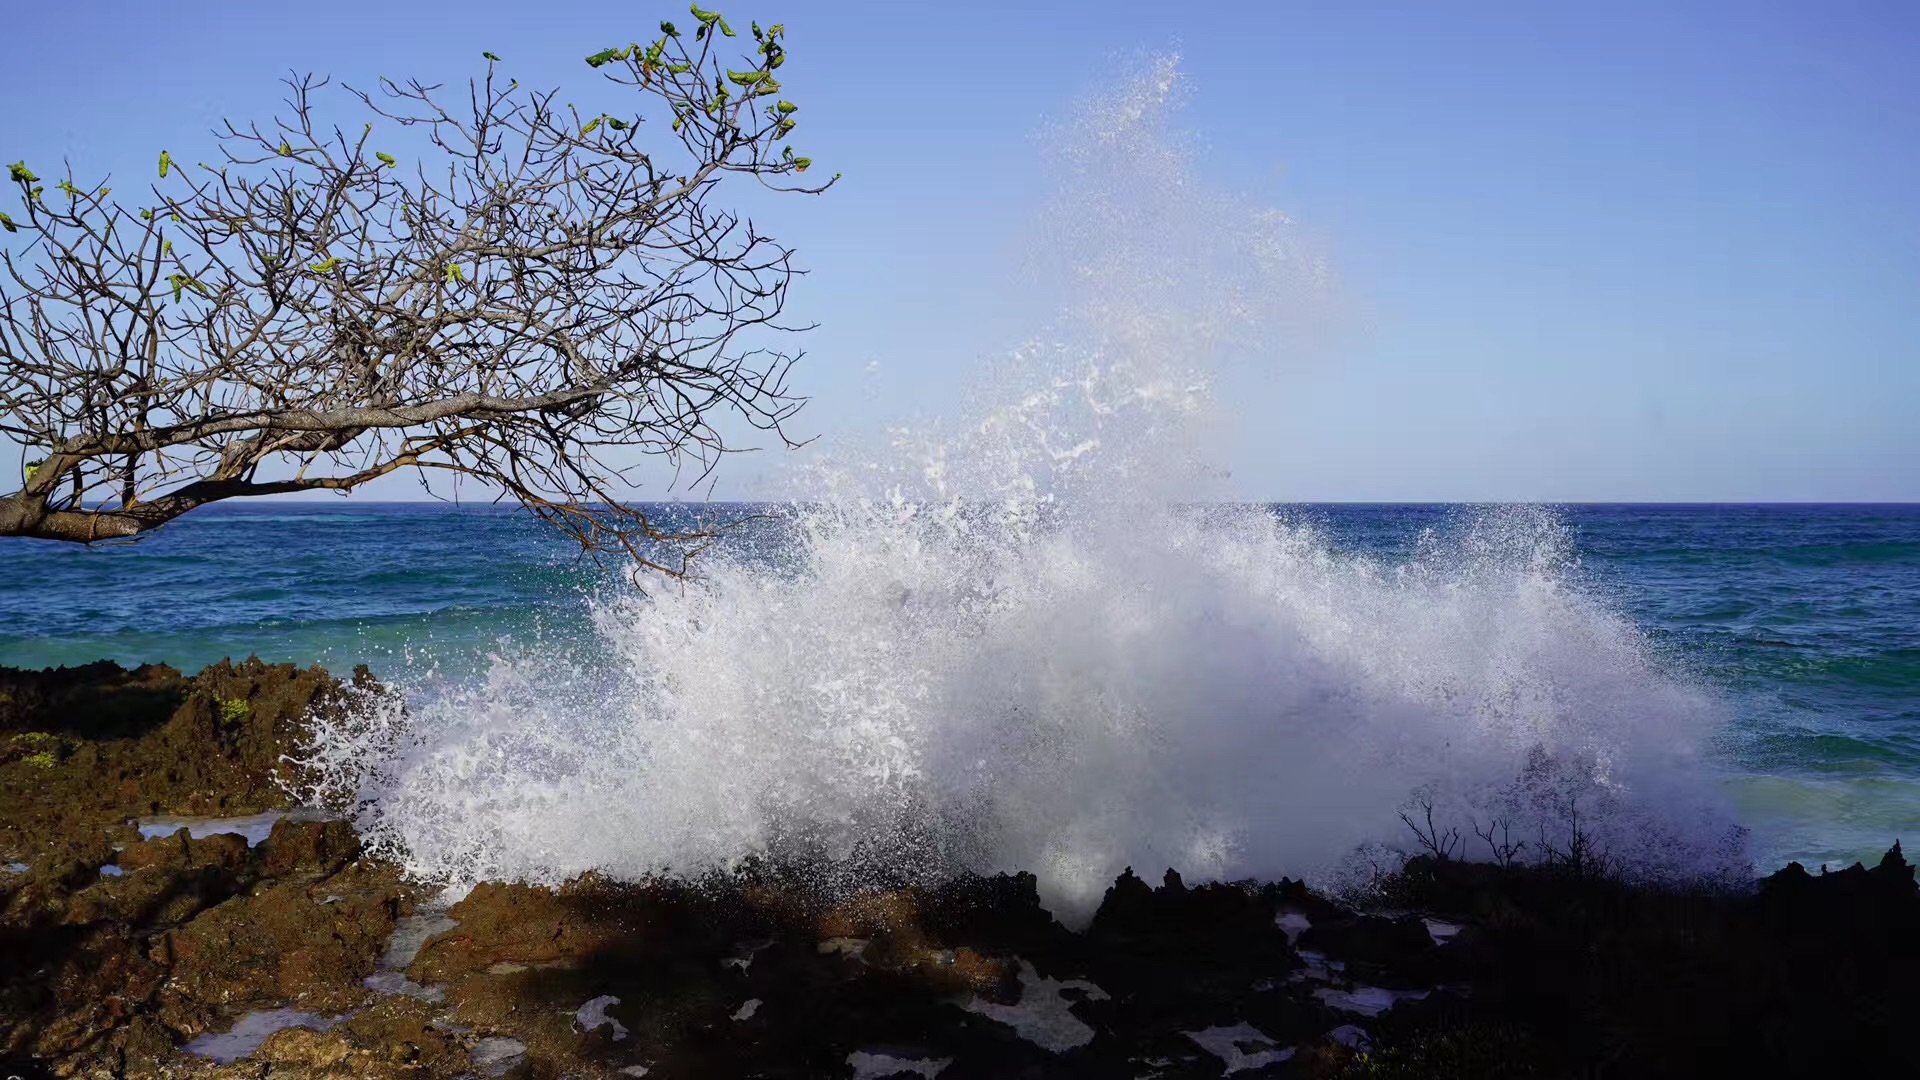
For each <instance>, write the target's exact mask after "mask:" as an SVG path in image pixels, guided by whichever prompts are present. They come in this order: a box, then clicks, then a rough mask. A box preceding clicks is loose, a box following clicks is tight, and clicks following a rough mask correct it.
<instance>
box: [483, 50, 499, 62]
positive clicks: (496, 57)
mask: <svg viewBox="0 0 1920 1080" xmlns="http://www.w3.org/2000/svg"><path fill="white" fill-rule="evenodd" d="M480 55H481V56H484V57H486V58H487V59H489V60H491V61H493V62H494V63H496V64H497V63H499V62H500V58H499V57H498V56H495V55H493V54H492V53H490V52H483V53H481V54H480Z"/></svg>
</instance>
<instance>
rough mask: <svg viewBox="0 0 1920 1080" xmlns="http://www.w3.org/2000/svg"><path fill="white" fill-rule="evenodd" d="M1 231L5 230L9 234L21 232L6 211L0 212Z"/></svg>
mask: <svg viewBox="0 0 1920 1080" xmlns="http://www.w3.org/2000/svg"><path fill="white" fill-rule="evenodd" d="M0 229H5V230H7V231H8V232H19V231H20V226H18V225H15V224H14V223H13V219H12V218H10V217H8V216H7V215H6V213H5V212H4V211H0Z"/></svg>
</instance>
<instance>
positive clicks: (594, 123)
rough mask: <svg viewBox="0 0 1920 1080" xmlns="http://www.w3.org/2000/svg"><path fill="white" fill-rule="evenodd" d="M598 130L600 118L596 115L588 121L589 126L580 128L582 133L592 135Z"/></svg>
mask: <svg viewBox="0 0 1920 1080" xmlns="http://www.w3.org/2000/svg"><path fill="white" fill-rule="evenodd" d="M598 130H600V119H599V118H598V117H595V118H594V119H592V120H589V121H587V126H586V127H583V128H581V129H580V134H582V135H591V134H593V133H594V132H596V131H598Z"/></svg>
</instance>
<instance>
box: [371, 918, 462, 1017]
mask: <svg viewBox="0 0 1920 1080" xmlns="http://www.w3.org/2000/svg"><path fill="white" fill-rule="evenodd" d="M449 906H450V902H449V901H448V900H447V899H446V898H445V897H441V898H440V899H438V900H435V901H433V902H431V903H426V904H421V905H420V906H419V907H417V908H415V909H414V912H413V914H411V915H408V916H407V917H405V918H403V919H401V920H400V921H399V922H397V923H395V924H394V927H393V937H392V938H390V939H388V941H387V951H386V953H385V955H383V956H381V957H380V959H379V961H378V962H377V963H375V964H374V965H373V974H371V975H369V976H367V977H366V979H365V980H364V981H363V985H364V986H366V988H367V989H369V990H373V991H376V992H378V993H382V994H401V995H404V996H406V997H413V998H419V999H420V1000H422V1001H440V1000H442V999H443V998H445V997H446V996H447V992H446V989H445V988H444V987H439V986H421V985H420V984H419V983H417V982H414V981H413V980H412V979H409V978H407V967H408V965H410V964H412V963H413V958H414V957H416V956H419V955H420V948H421V946H423V945H425V944H426V943H427V940H428V939H429V938H431V937H433V936H434V935H435V934H444V933H446V932H447V931H448V930H451V929H453V928H454V927H456V926H459V925H460V920H458V919H455V918H453V917H452V916H450V915H448V914H447V908H448V907H449Z"/></svg>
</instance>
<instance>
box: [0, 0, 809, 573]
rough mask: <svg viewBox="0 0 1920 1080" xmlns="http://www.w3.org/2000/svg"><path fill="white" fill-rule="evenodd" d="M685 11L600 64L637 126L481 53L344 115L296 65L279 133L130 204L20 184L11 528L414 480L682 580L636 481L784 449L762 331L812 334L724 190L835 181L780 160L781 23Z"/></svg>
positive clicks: (186, 169) (781, 369)
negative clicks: (457, 81) (326, 116)
mask: <svg viewBox="0 0 1920 1080" xmlns="http://www.w3.org/2000/svg"><path fill="white" fill-rule="evenodd" d="M693 11H694V16H695V22H694V24H692V25H690V26H689V27H688V29H687V31H682V30H680V29H677V28H675V27H674V26H673V25H672V24H671V23H662V24H661V27H660V36H659V38H658V39H657V40H655V41H653V42H652V43H650V44H646V45H640V44H635V45H632V46H629V47H627V48H620V49H608V50H605V51H603V52H601V53H598V54H596V55H594V56H592V57H589V58H588V60H587V62H588V63H589V64H591V65H592V66H594V67H595V68H597V69H600V70H601V72H602V73H603V74H605V75H607V76H608V77H609V78H610V79H611V81H612V82H613V83H615V84H617V86H618V87H620V88H621V90H622V92H631V93H632V94H633V95H634V96H635V97H637V98H638V100H637V101H633V102H631V104H632V105H633V106H634V110H635V111H630V112H626V113H615V112H606V113H598V114H594V115H588V114H587V112H585V111H583V110H580V109H577V108H576V107H574V106H573V105H569V104H562V103H561V102H560V100H559V98H558V96H557V91H533V90H529V89H527V88H524V87H522V86H520V84H519V83H518V82H517V81H515V80H512V79H509V78H506V77H505V75H504V74H503V72H502V70H501V66H502V65H501V63H500V62H499V59H498V58H497V57H495V56H493V54H491V53H489V54H488V55H487V62H488V63H487V69H486V73H485V74H484V75H483V76H480V77H478V78H475V79H473V80H471V81H469V82H468V83H467V85H466V87H465V93H459V92H458V91H455V92H452V93H447V92H444V91H443V89H442V88H441V87H439V86H433V85H427V84H423V83H420V82H405V83H402V82H396V81H392V80H382V81H381V82H380V83H379V84H378V86H377V87H376V88H374V89H373V90H371V91H360V90H353V89H351V88H346V89H345V90H344V91H343V92H341V93H340V94H339V97H338V102H339V104H340V105H341V106H342V107H344V108H346V109H349V110H353V111H360V110H364V112H363V113H362V115H360V116H356V117H354V118H353V122H351V123H348V124H347V125H346V126H341V125H339V124H336V123H330V122H326V121H324V120H323V119H322V113H323V110H322V109H321V108H320V107H319V106H318V103H317V101H316V96H317V95H319V94H320V92H321V91H322V90H323V88H325V87H327V82H326V80H324V79H316V78H315V77H313V76H305V77H300V76H293V77H290V78H289V79H288V80H287V86H288V88H289V91H290V92H289V94H288V95H287V98H286V111H285V112H283V113H282V114H281V115H280V116H279V117H278V118H277V119H275V120H273V121H271V122H268V123H265V124H261V123H247V124H237V123H234V122H228V123H226V124H225V125H224V126H223V127H222V128H221V129H220V130H217V131H215V132H214V133H213V134H214V137H215V139H216V143H217V148H218V150H217V154H216V157H217V158H218V161H217V163H214V164H200V165H197V166H189V165H185V164H183V163H181V162H176V161H174V160H173V159H172V158H171V156H170V155H169V154H166V153H162V154H161V155H160V159H159V164H158V173H159V179H158V181H157V182H156V183H155V184H153V185H152V187H151V188H150V193H151V198H150V199H146V198H144V197H143V199H142V200H140V203H139V204H128V203H123V202H120V201H116V200H113V199H111V198H110V194H111V193H110V191H109V189H108V188H107V187H105V186H103V185H92V186H84V185H82V184H80V183H78V182H77V181H76V180H75V179H74V176H73V172H72V169H71V167H70V166H69V167H68V168H67V170H66V173H67V175H66V177H65V179H63V180H58V181H57V182H55V183H53V184H51V185H49V184H47V183H45V182H43V181H42V180H41V178H40V177H39V176H37V175H36V174H35V173H34V172H33V170H32V169H31V168H30V167H29V166H28V165H27V164H26V163H25V162H22V163H20V164H17V165H14V166H12V167H11V170H10V179H11V182H12V185H13V187H14V188H15V190H16V192H17V194H18V196H19V200H20V203H19V207H18V209H17V210H15V212H14V213H13V214H10V215H4V216H0V228H4V230H5V233H4V234H0V244H4V247H0V264H3V266H4V273H3V274H0V435H4V436H5V437H7V438H9V439H11V440H12V441H14V442H16V443H18V444H19V445H20V446H21V447H23V449H24V453H23V455H22V457H23V470H22V471H23V475H22V477H21V480H20V486H19V489H18V490H17V491H14V492H13V493H12V494H10V495H5V496H0V536H5V535H12V536H29V537H41V538H46V539H53V540H71V541H79V542H93V541H96V540H105V539H113V538H127V537H135V536H139V535H141V534H143V533H146V532H148V531H149V530H152V529H154V528H157V527H159V526H161V525H163V524H165V523H166V522H168V521H171V520H173V519H174V518H177V517H179V516H180V515H181V514H184V513H186V512H188V511H190V510H193V509H194V508H196V507H199V506H203V505H206V504H207V503H210V502H214V501H217V500H221V499H231V498H236V497H243V496H251V495H265V494H274V493H283V492H295V491H311V490H334V491H347V490H350V489H352V488H355V487H357V486H359V485H362V484H365V483H367V482H368V481H370V480H373V479H375V478H376V477H380V476H383V475H386V474H389V473H393V472H396V471H399V470H404V469H414V470H417V471H418V473H417V475H419V476H420V478H421V479H422V482H423V483H427V484H428V485H429V490H436V491H438V490H443V489H442V488H441V487H439V486H436V485H435V484H434V483H433V482H432V480H433V478H435V477H438V478H441V479H442V480H446V481H452V482H454V483H458V482H460V478H466V479H470V480H473V481H479V482H481V483H482V484H484V485H485V487H484V488H483V490H487V491H490V492H492V493H493V496H494V497H496V498H512V499H517V500H519V502H521V503H523V504H524V505H525V506H527V507H528V508H530V509H531V510H532V511H533V512H535V513H536V514H538V515H540V516H541V517H544V518H546V519H548V520H549V521H552V522H553V523H555V524H557V525H559V526H560V527H561V528H562V529H564V530H565V531H566V532H567V533H568V534H570V535H571V536H573V537H574V538H575V539H577V540H578V541H579V542H580V543H581V544H582V545H583V546H584V547H585V548H587V549H588V550H590V551H595V552H599V551H609V550H612V551H619V550H625V551H627V552H630V553H631V554H632V555H633V556H634V557H635V558H638V559H641V560H642V561H644V562H647V563H649V564H651V565H656V566H660V567H661V568H664V569H668V570H681V569H684V567H685V563H684V554H685V552H686V551H688V550H691V548H692V547H693V546H695V545H693V544H692V542H694V541H697V540H698V539H699V537H700V534H699V533H698V532H697V531H684V530H683V531H680V532H670V531H668V530H667V529H666V528H665V527H663V526H657V525H656V524H654V523H653V522H650V521H649V520H648V517H647V515H646V514H645V513H644V512H643V511H642V510H641V509H640V508H638V507H636V506H633V505H629V504H628V503H627V502H625V501H624V497H625V496H628V495H629V494H630V493H631V491H632V490H633V489H632V483H633V478H632V475H631V473H630V471H629V470H631V469H633V468H634V466H635V465H636V464H637V463H639V462H640V461H643V460H645V458H646V457H647V456H652V457H654V458H655V459H661V458H664V459H666V460H667V461H668V462H669V463H671V465H672V466H673V468H674V469H675V470H676V472H675V475H676V476H685V475H687V474H688V473H687V470H691V475H693V476H694V477H702V478H703V477H705V476H707V475H708V474H709V473H710V471H711V470H712V468H713V467H714V465H715V464H716V463H717V461H718V460H719V458H720V457H721V455H723V454H725V453H727V452H729V451H730V450H732V449H736V447H732V446H729V445H728V442H727V440H726V439H725V438H723V436H722V433H721V430H720V427H722V426H733V427H734V430H735V431H736V432H738V431H745V430H747V429H746V428H744V427H740V426H738V425H739V424H740V423H741V422H742V421H744V423H745V424H748V425H751V426H752V427H753V428H755V429H758V430H760V431H762V432H770V433H772V434H773V435H774V436H776V437H777V438H778V439H780V440H781V441H782V442H786V441H787V436H786V434H785V433H784V432H783V430H782V424H783V423H784V422H786V421H788V420H789V419H790V418H791V417H792V415H793V413H794V410H795V409H797V408H798V407H799V405H800V403H801V400H800V398H798V397H797V396H796V395H795V394H794V393H793V392H792V391H791V390H790V388H789V385H788V375H789V372H790V369H791V367H792V364H793V363H794V361H795V360H796V359H797V358H798V357H797V354H790V353H788V352H785V351H782V350H780V349H779V348H776V347H773V346H774V345H775V344H777V340H778V339H777V338H776V337H775V336H773V335H772V334H771V333H770V331H785V330H795V329H802V328H800V327H793V326H789V325H787V324H785V323H783V322H782V319H781V317H782V311H783V309H784V307H785V304H786V300H787V290H788V287H789V285H790V283H791V281H792V279H793V276H794V275H795V273H796V272H797V271H796V270H795V269H794V268H793V266H792V263H791V258H792V252H791V250H790V249H788V248H787V247H784V246H783V245H781V244H780V243H778V242H776V241H774V240H772V239H770V238H768V237H767V236H765V235H762V234H761V233H760V232H759V231H758V230H757V229H756V228H755V226H754V224H753V223H752V222H751V221H750V220H747V219H746V218H745V217H744V216H743V215H742V214H740V213H737V212H735V211H732V210H729V209H726V208H724V207H720V206H717V205H716V202H715V199H714V193H715V191H716V190H717V189H718V188H719V186H720V185H721V183H722V182H723V181H724V180H726V179H727V178H728V177H729V176H737V175H744V176H748V177H752V178H754V179H755V180H757V181H759V182H760V183H761V184H763V185H765V186H768V187H771V188H774V189H776V190H785V191H803V192H808V193H818V192H820V191H823V190H825V189H826V187H828V186H830V185H831V184H832V181H831V180H829V181H826V182H825V183H821V184H814V185H812V186H808V183H807V181H805V180H804V179H803V178H802V177H801V176H800V174H802V173H804V172H806V171H807V169H808V166H809V165H810V164H811V163H810V162H809V161H808V160H807V159H806V158H804V157H801V156H798V155H797V154H795V153H794V151H793V148H792V147H791V146H790V145H789V144H788V143H787V142H786V141H785V140H786V138H787V136H788V134H789V133H790V132H791V131H793V129H794V126H795V117H794V115H793V114H794V112H795V111H796V109H795V106H794V105H793V104H792V103H791V102H788V101H786V100H785V99H784V98H783V97H782V96H781V89H780V85H779V80H778V79H777V78H776V77H775V73H776V71H777V69H779V68H780V67H781V65H782V64H783V63H784V62H785V60H786V48H785V45H784V41H783V38H784V31H783V28H782V27H779V26H774V27H769V28H767V29H764V30H763V29H762V28H760V27H759V26H758V25H755V26H754V27H753V28H752V39H753V40H752V43H751V44H749V43H748V41H747V39H746V38H745V36H738V37H736V35H735V32H734V30H733V28H732V27H731V26H730V25H729V24H728V23H727V22H726V20H725V19H723V18H721V17H720V16H719V15H718V14H716V13H713V12H706V11H702V10H700V8H699V7H698V5H697V4H696V5H695V6H694V9H693ZM730 61H731V62H730ZM736 65H737V66H736ZM329 93H331V92H329ZM362 120H365V121H368V122H366V123H364V124H363V123H361V122H359V121H362ZM389 151H392V152H389ZM403 158H407V159H411V160H402V159H403ZM729 417H730V418H731V419H726V418H729ZM788 445H791V443H788ZM0 490H4V489H0ZM662 552H666V553H668V554H667V555H666V556H664V557H663V555H662ZM675 552H678V553H679V554H678V555H675V554H674V553H675Z"/></svg>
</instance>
